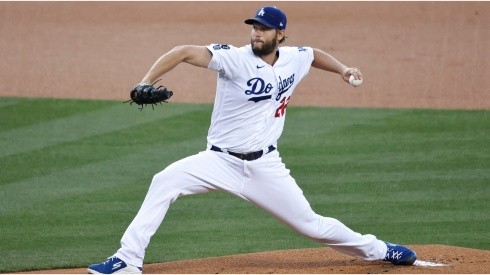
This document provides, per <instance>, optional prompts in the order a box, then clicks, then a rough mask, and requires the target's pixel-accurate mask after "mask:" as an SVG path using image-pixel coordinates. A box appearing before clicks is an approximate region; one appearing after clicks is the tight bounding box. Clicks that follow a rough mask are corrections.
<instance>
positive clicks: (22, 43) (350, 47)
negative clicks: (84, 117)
mask: <svg viewBox="0 0 490 275" xmlns="http://www.w3.org/2000/svg"><path fill="white" fill-rule="evenodd" d="M268 4H271V5H276V6H278V7H280V8H281V9H283V10H284V11H285V12H286V14H287V15H288V28H287V35H288V39H287V41H286V45H295V46H303V45H307V46H313V47H317V48H321V49H323V50H325V51H327V52H329V53H331V54H332V55H334V56H335V57H337V58H338V59H339V60H341V61H342V62H343V63H345V64H346V65H349V66H357V67H359V68H360V69H361V70H362V72H363V75H364V78H365V80H364V83H363V85H362V86H361V87H358V88H353V87H351V86H349V85H347V84H346V83H344V82H342V81H341V80H340V79H339V77H338V76H336V75H334V74H328V73H324V72H319V71H316V70H311V72H310V74H309V76H308V77H307V78H306V79H305V80H304V81H303V83H301V84H300V85H299V86H298V88H297V90H296V92H295V96H294V98H293V99H292V101H291V105H312V106H336V107H381V108H385V107H388V108H435V109H487V110H488V109H490V77H488V76H489V75H490V66H489V60H490V56H489V49H490V2H268ZM258 5H260V4H259V3H257V2H143V3H136V2H0V35H1V37H2V40H1V41H0V59H1V60H2V65H1V68H0V70H1V73H0V96H22V97H55V98H88V99H116V100H126V99H127V98H128V92H129V89H130V88H131V87H132V86H134V85H135V84H136V83H137V82H139V81H140V80H141V78H142V77H143V75H144V74H145V73H146V72H147V70H148V69H149V67H150V66H151V65H152V64H153V62H154V61H155V60H156V59H157V58H158V57H159V56H160V55H161V54H163V53H164V52H166V51H168V50H170V49H171V48H172V47H174V46H177V45H181V44H196V45H206V44H210V43H222V44H233V45H236V46H241V45H244V44H246V43H248V42H249V38H248V34H249V31H250V29H249V26H247V25H245V24H243V19H245V18H248V17H250V16H252V15H253V13H254V11H255V9H256V8H258ZM162 83H163V84H164V85H165V86H167V87H169V88H170V89H171V90H173V91H174V97H173V98H172V100H173V101H174V102H200V103H201V102H212V100H213V98H214V88H215V85H216V75H215V73H214V72H211V71H208V70H203V69H198V68H193V67H191V66H186V65H181V66H179V67H177V68H176V69H175V70H174V71H172V72H171V73H169V74H168V75H167V76H166V77H165V79H163V81H162ZM414 230H416V229H414ZM411 247H412V248H414V249H415V250H416V251H417V253H418V255H419V259H421V260H424V261H431V262H438V263H444V264H447V265H448V266H444V267H418V266H411V267H398V266H393V265H391V264H386V263H379V262H365V261H360V260H357V259H353V258H349V257H346V256H344V255H341V254H338V253H336V252H335V251H333V250H332V249H329V248H323V249H301V250H288V251H273V252H262V253H255V254H245V255H235V256H226V257H218V258H209V259H200V260H189V261H179V262H169V263H163V264H149V265H146V266H145V273H426V274H427V273H488V272H489V270H490V265H489V262H488V260H489V257H490V252H489V251H488V250H476V249H468V248H459V247H450V246H443V245H413V246H411ZM35 273H86V269H85V268H82V269H64V270H49V271H36V272H35Z"/></svg>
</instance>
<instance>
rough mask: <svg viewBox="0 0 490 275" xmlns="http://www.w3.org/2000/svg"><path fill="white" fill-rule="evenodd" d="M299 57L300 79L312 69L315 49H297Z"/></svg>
mask: <svg viewBox="0 0 490 275" xmlns="http://www.w3.org/2000/svg"><path fill="white" fill-rule="evenodd" d="M296 49H297V57H298V72H299V74H300V75H299V79H302V78H303V77H305V76H306V75H307V74H308V72H309V71H310V68H311V63H313V59H314V56H313V48H311V47H297V48H296Z"/></svg>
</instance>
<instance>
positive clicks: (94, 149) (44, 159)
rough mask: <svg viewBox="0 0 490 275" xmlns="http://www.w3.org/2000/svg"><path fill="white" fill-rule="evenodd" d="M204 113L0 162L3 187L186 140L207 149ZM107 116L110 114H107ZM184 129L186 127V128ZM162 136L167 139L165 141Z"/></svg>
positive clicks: (174, 117) (128, 127) (115, 131)
mask: <svg viewBox="0 0 490 275" xmlns="http://www.w3.org/2000/svg"><path fill="white" fill-rule="evenodd" d="M182 109H185V108H182ZM182 109H181V112H182ZM202 109H203V110H200V108H191V109H187V111H186V112H185V113H182V114H180V115H178V114H177V113H176V112H174V113H173V115H172V116H169V117H163V118H159V119H154V120H153V121H149V122H147V121H146V120H143V121H141V120H140V121H139V123H138V124H134V123H136V122H133V123H126V124H125V127H124V128H123V129H119V128H121V126H118V127H115V129H112V130H111V131H110V129H105V130H104V131H103V132H102V133H100V134H94V135H92V136H89V137H84V135H82V134H81V135H80V137H79V138H78V139H77V140H72V141H66V142H60V143H57V144H56V145H51V146H46V147H44V148H42V149H37V150H31V151H29V152H25V153H18V154H15V155H11V156H7V157H3V158H0V165H2V167H6V168H7V169H5V171H4V174H3V176H2V180H1V182H0V185H2V184H7V183H10V184H12V183H14V182H16V181H19V180H23V179H26V178H30V177H38V176H43V175H49V174H51V173H56V172H58V171H60V170H64V169H70V168H72V167H77V166H81V165H85V164H90V163H92V162H98V161H102V160H108V159H111V158H116V157H119V156H123V155H126V154H131V153H134V152H137V151H140V150H146V149H147V148H153V150H154V153H155V152H158V151H159V150H165V149H166V148H169V147H171V146H172V145H173V143H174V142H177V143H179V142H181V141H182V140H183V138H182V137H183V136H185V137H186V138H187V139H191V138H194V137H199V138H200V139H201V148H203V149H204V147H205V139H204V138H203V136H205V134H206V131H207V126H206V125H207V124H208V120H209V118H207V117H208V115H209V113H210V110H209V109H207V110H206V108H202ZM107 115H111V114H110V113H107ZM133 115H134V116H135V117H137V119H136V120H139V119H138V117H140V116H145V115H146V114H144V113H137V114H133ZM109 124H110V123H109ZM184 125H186V126H187V127H183V126H184ZM87 127H88V128H90V127H91V126H87ZM162 135H164V136H165V138H162ZM14 167H29V169H26V170H24V171H22V173H19V171H18V170H17V169H13V168H14ZM11 168H12V169H11Z"/></svg>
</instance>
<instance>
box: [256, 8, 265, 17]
mask: <svg viewBox="0 0 490 275" xmlns="http://www.w3.org/2000/svg"><path fill="white" fill-rule="evenodd" d="M264 14H265V11H264V8H262V9H261V10H260V11H259V13H257V15H258V16H264Z"/></svg>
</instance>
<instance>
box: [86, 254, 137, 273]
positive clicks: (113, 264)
mask: <svg viewBox="0 0 490 275" xmlns="http://www.w3.org/2000/svg"><path fill="white" fill-rule="evenodd" d="M87 271H88V273H89V274H141V273H142V271H143V269H142V268H141V267H136V266H132V265H129V264H126V263H125V262H124V261H123V260H121V259H119V258H118V257H116V256H112V257H109V258H107V261H105V262H103V263H100V264H92V265H90V266H89V267H88V269H87Z"/></svg>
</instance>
